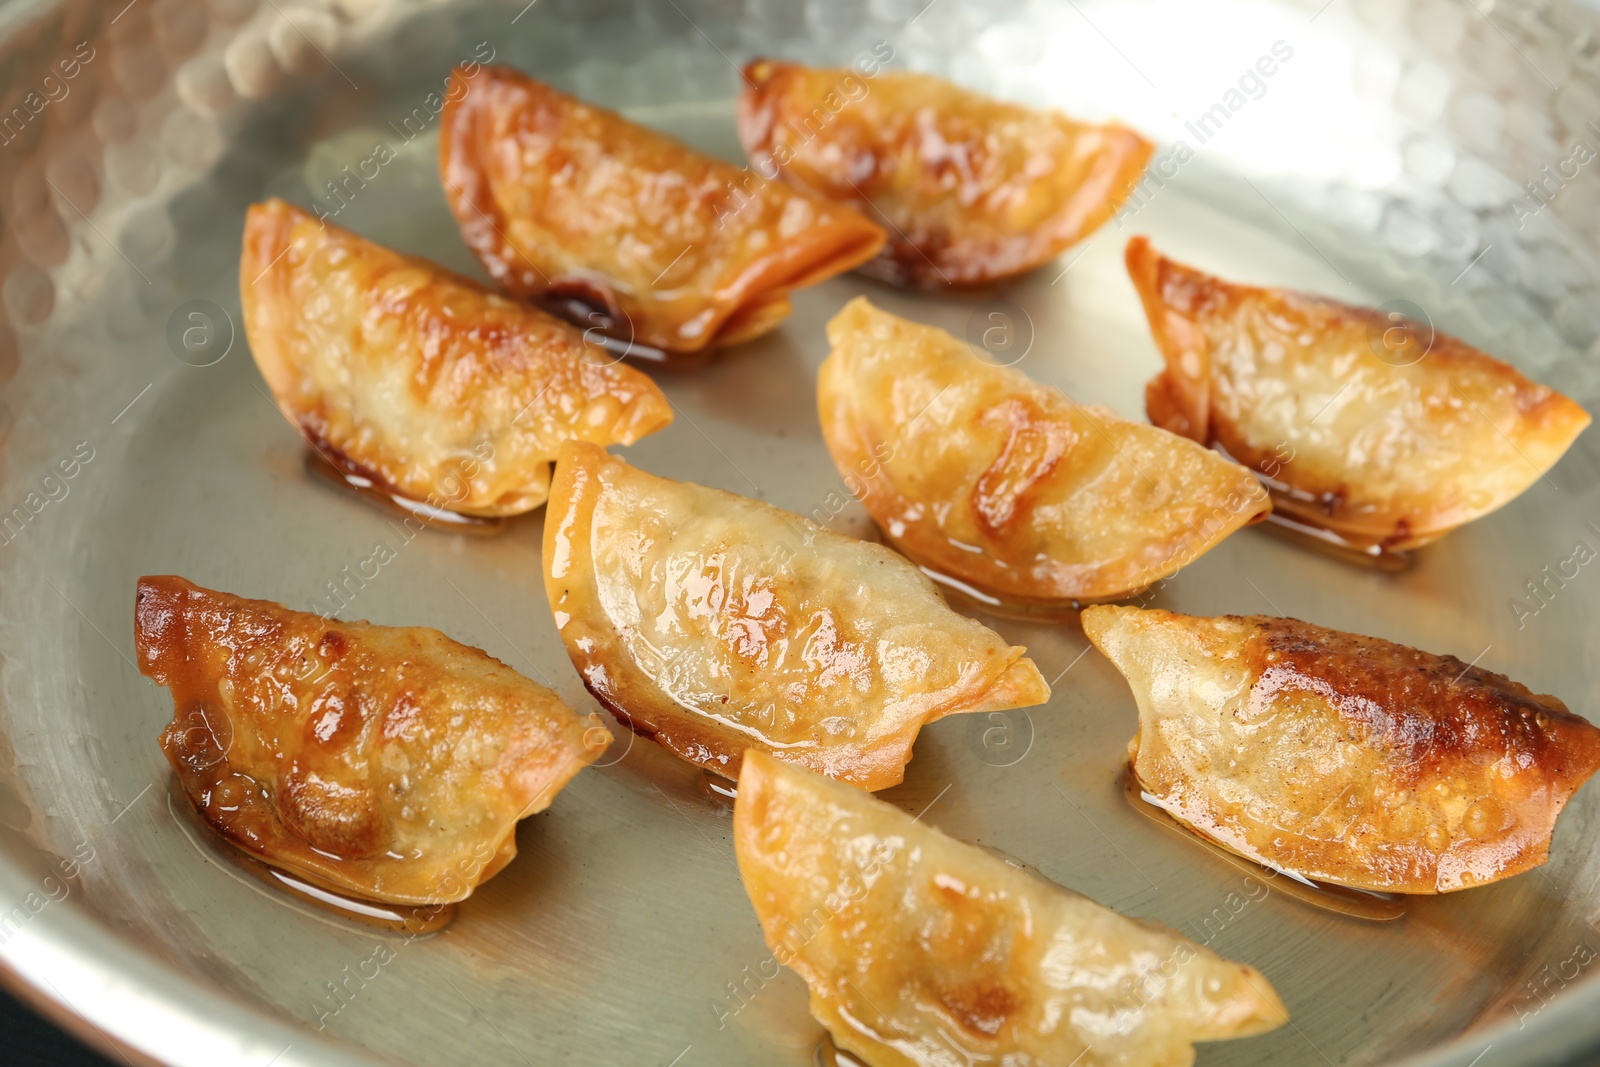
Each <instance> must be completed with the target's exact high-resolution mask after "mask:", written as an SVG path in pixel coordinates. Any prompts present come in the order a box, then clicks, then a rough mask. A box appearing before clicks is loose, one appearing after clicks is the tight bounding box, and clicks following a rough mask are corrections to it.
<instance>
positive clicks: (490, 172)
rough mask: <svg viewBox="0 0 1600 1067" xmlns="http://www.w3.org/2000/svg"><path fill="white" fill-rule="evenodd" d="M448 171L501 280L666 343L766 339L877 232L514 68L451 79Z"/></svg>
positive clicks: (444, 135)
mask: <svg viewBox="0 0 1600 1067" xmlns="http://www.w3.org/2000/svg"><path fill="white" fill-rule="evenodd" d="M446 97H447V102H446V104H445V107H444V113H443V118H442V119H441V126H440V133H439V172H440V175H441V177H442V179H443V182H444V192H445V199H446V200H447V201H449V203H450V209H451V211H453V212H454V213H455V217H456V222H457V223H458V224H459V225H460V227H461V236H462V237H463V238H464V239H465V240H466V242H467V244H468V246H470V247H471V248H472V250H473V252H475V253H477V256H478V258H479V259H480V260H482V261H483V265H484V267H485V268H486V269H487V270H488V271H489V273H490V275H492V276H493V277H494V279H495V280H496V281H498V282H499V283H500V284H501V285H503V286H505V287H506V289H508V290H509V291H510V292H512V293H514V294H515V295H517V296H519V297H523V298H525V299H535V300H539V301H541V302H544V303H546V304H547V305H548V306H551V307H556V308H563V309H566V312H567V313H568V314H573V315H575V316H577V317H580V318H581V320H582V322H583V324H584V325H585V326H591V325H592V326H595V327H597V328H598V329H599V330H600V331H601V332H603V333H607V334H609V335H610V336H613V337H616V338H619V339H620V340H622V341H624V342H638V343H639V344H642V345H647V346H649V347H651V348H654V349H659V350H661V351H663V352H666V353H680V354H682V353H694V352H699V351H701V350H702V349H706V348H709V347H715V346H719V345H731V344H737V343H739V342H741V341H746V340H749V339H750V338H753V337H757V336H759V335H761V334H763V333H766V332H767V331H768V330H770V329H772V328H773V327H774V326H776V325H777V324H778V323H780V322H782V321H783V320H784V319H785V318H787V317H788V314H789V310H790V304H789V295H788V294H789V293H790V292H792V291H793V290H795V289H800V288H803V287H805V286H807V285H813V284H815V283H817V282H820V281H822V280H824V279H826V278H830V277H832V276H833V275H835V274H840V273H843V272H844V271H847V270H849V269H851V268H852V267H855V266H856V265H858V264H860V263H862V262H864V261H866V260H868V259H871V258H872V257H873V256H874V255H876V254H877V251H878V249H879V248H881V247H882V246H883V240H884V234H883V231H882V230H881V229H879V228H878V226H877V225H876V224H875V223H873V222H870V221H869V220H867V219H865V218H863V217H862V216H860V215H858V214H856V213H855V212H853V211H850V210H849V209H847V208H842V207H839V206H837V205H835V204H830V203H829V202H827V201H826V200H823V199H821V198H820V197H816V196H811V195H809V194H806V193H802V192H799V191H796V190H794V189H790V188H788V187H786V186H783V185H781V184H778V183H774V182H762V181H759V180H758V179H756V178H754V177H753V176H752V175H751V174H750V172H749V171H748V170H746V169H744V168H741V167H736V166H733V165H732V164H730V163H724V162H722V161H721V160H717V159H712V158H711V157H710V156H706V155H702V154H701V153H699V152H696V151H695V150H694V149H692V148H690V147H688V146H687V145H684V144H682V143H680V142H678V141H675V140H673V139H672V138H670V137H666V136H664V135H662V134H659V133H656V132H654V131H653V130H649V129H646V128H645V127H643V126H639V125H637V124H635V123H632V122H629V121H628V120H627V119H625V118H623V117H622V116H621V115H618V114H616V113H614V112H611V111H606V110H605V109H603V108H598V107H594V106H592V105H590V104H586V103H584V102H583V101H581V100H578V99H575V98H574V97H571V96H568V95H567V94H565V93H562V92H558V91H557V90H555V89H552V88H550V87H549V86H548V85H544V84H543V83H541V82H537V81H535V80H533V79H532V78H529V77H527V76H525V75H523V74H519V73H517V72H516V71H513V70H509V69H507V68H505V67H483V68H481V69H479V70H478V71H477V72H476V74H475V75H472V76H470V77H469V76H468V75H467V74H466V72H464V71H460V70H458V71H456V72H455V74H453V75H452V80H451V84H450V91H449V92H448V93H447V94H446Z"/></svg>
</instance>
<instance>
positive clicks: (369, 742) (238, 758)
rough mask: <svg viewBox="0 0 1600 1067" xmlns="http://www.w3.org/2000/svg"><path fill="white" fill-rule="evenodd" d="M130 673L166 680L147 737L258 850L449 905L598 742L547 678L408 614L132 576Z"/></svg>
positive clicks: (206, 812)
mask: <svg viewBox="0 0 1600 1067" xmlns="http://www.w3.org/2000/svg"><path fill="white" fill-rule="evenodd" d="M134 637H135V644H136V646H137V650H138V657H139V670H140V672H141V673H143V674H144V675H145V676H146V677H147V678H150V679H152V680H153V681H155V682H156V684H158V685H163V686H166V687H167V688H168V689H169V690H171V692H172V708H173V714H172V722H171V723H169V724H168V725H167V727H166V729H165V730H164V731H163V732H162V734H161V748H162V750H163V751H164V752H165V753H166V755H167V760H168V762H170V763H171V764H172V769H173V770H174V771H176V772H177V776H178V781H179V783H180V784H181V785H182V786H183V791H184V793H185V794H187V795H188V797H189V799H190V801H192V802H193V803H194V806H195V808H196V809H197V810H198V811H199V813H200V815H201V816H202V817H203V818H204V819H205V821H206V822H207V823H209V824H210V825H211V827H212V828H213V829H215V830H216V831H217V832H218V833H219V834H221V835H222V836H223V837H224V838H226V839H227V840H228V841H229V842H231V843H232V844H234V845H236V846H238V847H239V848H241V849H243V850H244V851H245V852H248V853H250V854H252V855H254V856H256V857H257V858H259V859H261V860H262V861H264V862H266V863H269V864H272V865H273V866H275V867H281V868H283V869H284V870H286V871H291V872H293V873H295V874H298V875H300V876H301V877H303V878H305V879H306V880H307V881H310V882H312V883H314V884H316V885H318V886H321V887H323V888H326V889H332V890H335V891H337V892H341V893H347V894H350V895H352V896H356V897H360V898H364V899H367V900H378V901H385V902H388V903H392V904H443V903H448V902H451V901H457V900H462V899H464V898H465V897H467V896H468V895H469V894H470V893H471V892H472V890H473V889H474V888H475V887H476V886H477V885H479V884H480V883H482V882H484V881H485V880H487V879H488V878H490V877H492V876H493V875H494V874H495V873H497V872H498V871H499V870H500V869H501V868H502V867H504V866H505V865H506V864H507V863H509V862H510V861H511V858H512V857H513V856H515V855H516V854H517V842H516V825H517V821H518V820H519V819H522V818H525V817H527V816H529V815H533V814H535V813H536V812H540V811H543V810H544V809H545V808H548V807H549V806H550V801H551V800H552V799H554V797H555V795H556V793H557V792H559V791H560V790H561V787H562V786H564V785H566V784H567V782H568V781H569V780H570V779H571V778H572V776H573V775H575V774H577V773H578V772H579V771H580V770H582V769H583V768H584V767H586V766H588V765H589V764H590V763H593V762H594V760H595V759H596V758H597V757H598V756H599V755H600V753H602V752H604V751H605V749H606V746H607V745H609V744H610V743H611V734H610V732H609V731H607V730H606V729H605V727H604V726H602V725H601V724H600V721H599V718H598V717H597V716H593V715H591V716H588V717H586V718H580V717H578V716H577V715H576V714H574V713H573V712H572V710H571V709H569V708H568V707H567V706H566V705H565V704H563V703H562V702H561V700H560V699H559V698H558V697H557V696H556V695H555V694H554V693H552V692H550V691H549V690H548V689H545V688H544V687H542V686H539V685H535V684H534V683H533V682H531V681H529V680H528V679H526V678H524V677H523V676H522V675H520V674H518V673H517V672H516V671H514V670H512V669H511V668H510V667H507V666H506V665H505V664H503V663H501V662H500V661H499V660H497V659H494V658H493V657H491V656H490V655H488V654H487V653H486V652H483V651H481V650H479V649H476V648H469V647H468V646H466V645H463V644H459V643H457V642H455V641H452V640H450V638H448V637H446V636H445V635H444V634H442V633H440V632H439V631H437V630H430V629H426V628H424V627H420V626H410V627H396V626H374V625H372V624H371V623H367V622H341V621H339V620H337V619H324V618H322V617H321V616H318V615H313V614H310V613H309V612H303V611H290V610H289V609H288V608H285V607H283V606H282V605H281V604H274V603H272V602H271V601H266V600H245V599H244V598H242V597H237V596H233V595H231V594H229V593H219V592H215V591H213V590H210V589H203V588H201V587H200V586H197V585H194V584H193V583H192V582H189V581H187V580H186V579H183V578H179V577H176V576H172V575H164V576H152V577H145V578H141V579H139V589H138V594H137V597H136V603H135V607H134Z"/></svg>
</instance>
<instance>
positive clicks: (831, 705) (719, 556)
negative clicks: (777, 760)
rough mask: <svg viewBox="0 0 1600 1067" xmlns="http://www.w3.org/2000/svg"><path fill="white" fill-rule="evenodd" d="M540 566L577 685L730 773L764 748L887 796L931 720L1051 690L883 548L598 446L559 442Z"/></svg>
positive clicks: (1018, 653)
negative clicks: (660, 472) (648, 469)
mask: <svg viewBox="0 0 1600 1067" xmlns="http://www.w3.org/2000/svg"><path fill="white" fill-rule="evenodd" d="M544 561H545V576H544V577H545V592H546V594H547V596H548V597H549V601H550V607H551V609H552V610H553V611H554V612H555V620H556V628H557V629H558V630H560V632H561V639H562V640H563V641H564V642H566V646H567V653H568V655H570V656H571V657H572V663H573V666H575V667H577V669H578V673H579V674H580V675H582V676H583V680H584V684H585V685H587V686H588V687H589V691H590V692H592V693H593V694H594V695H595V698H596V699H598V700H599V701H600V702H601V703H602V704H604V705H606V706H607V707H609V708H610V709H611V710H612V711H614V712H615V713H616V714H617V716H618V717H619V718H621V719H622V720H623V721H624V722H626V723H627V724H628V725H630V726H632V727H633V728H634V729H635V730H637V731H639V732H640V733H642V734H644V735H645V736H647V737H651V738H653V739H654V740H656V741H658V742H659V743H661V744H662V745H664V746H665V747H666V748H668V749H669V750H671V751H672V752H674V753H675V754H677V755H678V756H680V757H681V758H683V759H685V760H688V761H689V762H690V763H695V764H698V765H700V766H702V767H705V768H708V769H709V770H713V771H716V772H718V773H719V774H723V775H726V776H727V777H729V778H732V777H735V776H736V775H737V774H738V772H739V761H740V758H741V756H742V755H743V754H744V753H745V751H746V750H747V749H762V750H765V751H768V752H771V753H773V754H774V755H776V756H779V757H781V758H783V759H786V760H792V761H794V762H796V763H800V764H803V765H805V766H807V767H810V768H811V769H813V770H816V771H819V772H821V773H823V774H827V775H831V776H833V777H835V778H839V779H842V780H844V781H848V782H853V783H855V784H856V785H860V786H862V787H864V788H867V789H883V788H885V787H887V786H891V785H894V784H896V783H897V782H899V781H900V780H901V779H902V778H903V777H904V775H905V765H906V763H907V761H909V760H910V759H911V745H912V742H913V741H915V740H916V736H917V732H918V731H919V730H920V729H921V728H922V726H923V724H924V723H928V722H932V721H933V720H935V719H939V718H943V717H944V716H946V715H953V714H956V713H957V712H970V711H999V710H1003V709H1006V708H1021V707H1030V706H1032V705H1034V704H1042V703H1044V701H1045V700H1047V699H1048V698H1049V696H1050V688H1049V686H1047V685H1046V684H1045V681H1044V679H1043V677H1041V676H1040V674H1039V670H1038V668H1037V667H1035V666H1034V664H1033V661H1032V660H1030V659H1028V658H1026V657H1025V656H1024V655H1023V653H1024V651H1025V649H1022V648H1019V647H1016V646H1013V645H1008V644H1007V643H1006V642H1005V640H1004V639H1003V638H1001V637H1000V635H999V634H997V633H995V632H994V631H993V630H990V629H989V628H988V627H985V626H982V625H980V624H978V623H976V622H974V621H972V620H971V619H968V618H965V617H963V616H961V615H957V614H956V613H955V612H953V611H951V610H950V609H949V607H947V606H946V605H945V602H944V600H943V599H942V598H941V597H940V596H939V593H938V590H936V589H935V588H934V587H933V584H932V583H931V582H929V581H928V579H927V578H925V577H924V576H923V575H922V574H921V573H920V572H919V571H918V570H917V569H916V568H915V567H913V566H912V565H911V564H909V563H907V562H906V561H905V560H904V559H902V558H901V557H900V556H898V555H896V554H895V553H894V552H891V551H890V550H889V549H887V548H884V547H883V546H882V545H875V544H869V543H867V542H863V541H857V540H855V539H854V538H850V537H844V536H841V535H840V534H836V533H832V532H829V531H827V530H824V529H823V528H822V527H820V526H817V525H816V524H815V523H812V522H810V521H808V520H806V519H803V518H801V517H800V516H799V515H794V514H791V513H790V512H787V511H782V510H780V509H778V508H775V507H772V506H770V505H768V504H763V503H761V502H760V501H757V500H751V499H749V498H748V497H742V496H737V495H735V494H733V493H725V492H723V491H721V490H718V489H707V488H705V487H703V486H699V485H691V484H689V483H687V482H675V481H671V480H669V479H666V478H658V477H656V476H654V475H651V474H646V473H645V472H644V471H641V470H636V469H635V468H633V467H630V466H628V465H627V464H626V463H624V462H622V461H621V460H620V459H617V458H615V457H614V456H610V455H608V454H607V453H606V452H605V451H604V450H603V449H600V448H596V447H595V446H593V445H586V444H578V443H574V444H571V445H569V446H567V447H566V448H565V449H563V450H562V453H561V460H560V462H559V463H558V464H557V465H556V477H555V483H554V486H553V489H552V494H551V501H550V512H549V514H548V515H547V516H546V518H545V527H544Z"/></svg>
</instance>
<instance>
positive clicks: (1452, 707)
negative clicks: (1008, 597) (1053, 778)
mask: <svg viewBox="0 0 1600 1067" xmlns="http://www.w3.org/2000/svg"><path fill="white" fill-rule="evenodd" d="M1083 629H1084V632H1085V633H1086V634H1088V636H1089V640H1091V641H1093V642H1094V644H1095V646H1096V647H1097V648H1099V649H1100V651H1102V652H1104V653H1105V654H1106V655H1107V656H1108V657H1109V658H1110V659H1111V662H1112V663H1114V664H1116V666H1117V669H1118V670H1120V671H1121V672H1122V673H1123V675H1124V676H1125V677H1126V678H1127V679H1128V684H1129V685H1130V686H1131V687H1132V688H1133V694H1134V697H1135V698H1136V700H1137V701H1138V704H1139V733H1138V735H1137V736H1135V737H1134V739H1133V742H1132V744H1131V745H1130V746H1129V752H1130V755H1131V758H1132V764H1133V770H1134V774H1135V776H1136V777H1137V778H1138V781H1139V783H1140V785H1141V786H1142V787H1143V789H1144V791H1145V792H1146V793H1147V794H1149V795H1150V796H1151V797H1153V798H1154V799H1155V801H1156V802H1157V803H1158V804H1160V805H1161V806H1162V807H1163V808H1165V809H1166V810H1167V811H1168V812H1169V813H1170V814H1172V815H1173V816H1174V817H1175V818H1177V819H1178V820H1179V821H1180V822H1182V823H1184V824H1186V825H1188V826H1189V827H1191V828H1192V829H1194V830H1196V831H1198V832H1199V833H1200V834H1202V835H1203V836H1205V837H1207V838H1210V839H1211V840H1213V841H1215V842H1217V843H1218V844H1220V845H1223V846H1224V847H1226V848H1228V849H1230V850H1232V851H1234V852H1237V853H1238V854H1239V855H1241V856H1245V857H1246V858H1248V859H1252V860H1255V861H1256V862H1258V863H1262V864H1265V865H1267V866H1270V867H1274V868H1277V869H1279V870H1284V871H1288V872H1291V873H1293V874H1298V875H1301V876H1303V877H1306V878H1312V879H1316V880H1319V881H1323V882H1336V883H1339V884H1341V885H1348V886H1355V887H1357V888H1360V889H1372V890H1387V891H1390V892H1395V893H1448V892H1451V891H1453V890H1457V889H1465V888H1467V887H1469V886H1474V885H1483V884H1484V883H1487V882H1493V881H1495V880H1497V879H1500V878H1507V877H1510V876H1511V875H1514V874H1520V873H1521V872H1523V871H1526V870H1530V869H1531V868H1534V867H1537V866H1539V865H1540V864H1541V863H1543V862H1544V861H1545V859H1546V857H1547V855H1548V853H1549V849H1550V835H1551V833H1552V831H1553V830H1554V828H1555V821H1556V816H1558V815H1559V814H1560V813H1561V808H1562V806H1563V805H1565V804H1566V802H1567V799H1568V798H1569V797H1571V796H1572V794H1573V793H1574V792H1575V791H1576V790H1577V789H1578V787H1579V786H1581V785H1582V784H1583V783H1584V781H1585V780H1586V779H1587V778H1588V777H1589V776H1590V775H1591V774H1593V773H1594V772H1595V770H1596V768H1597V767H1600V730H1597V729H1596V728H1595V727H1593V726H1591V725H1590V724H1589V723H1588V722H1586V721H1585V720H1583V719H1581V718H1579V717H1578V716H1576V715H1574V714H1572V713H1571V712H1570V711H1568V710H1567V708H1566V706H1565V705H1564V704H1562V703H1561V701H1559V700H1557V699H1556V698H1555V697H1552V696H1541V695H1538V694H1535V693H1532V692H1530V691H1529V690H1528V689H1526V688H1524V687H1523V686H1521V685H1518V684H1517V683H1516V682H1513V681H1511V680H1510V679H1509V678H1506V677H1504V676H1503V675H1499V674H1494V673H1492V672H1490V671H1486V670H1482V669H1481V668H1478V667H1473V666H1469V665H1468V664H1465V663H1463V662H1461V661H1460V660H1458V659H1456V658H1455V657H1454V656H1436V655H1432V654H1430V653H1427V652H1420V651H1418V650H1416V649H1414V648H1407V647H1406V646H1404V645H1397V644H1393V643H1391V642H1389V641H1382V640H1379V639H1378V638H1375V637H1358V636H1356V635H1354V634H1347V633H1341V632H1339V631H1337V630H1326V629H1323V628H1322V627H1320V626H1312V625H1311V624H1309V623H1304V622H1299V621H1297V620H1295V619H1279V618H1269V617H1265V616H1259V615H1252V616H1243V617H1240V616H1224V617H1222V618H1214V619H1210V618H1194V617H1191V616H1188V615H1175V614H1173V613H1171V612H1167V611H1141V610H1139V609H1136V608H1123V607H1115V608H1114V607H1095V608H1090V609H1088V610H1086V611H1085V612H1084V613H1083Z"/></svg>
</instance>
